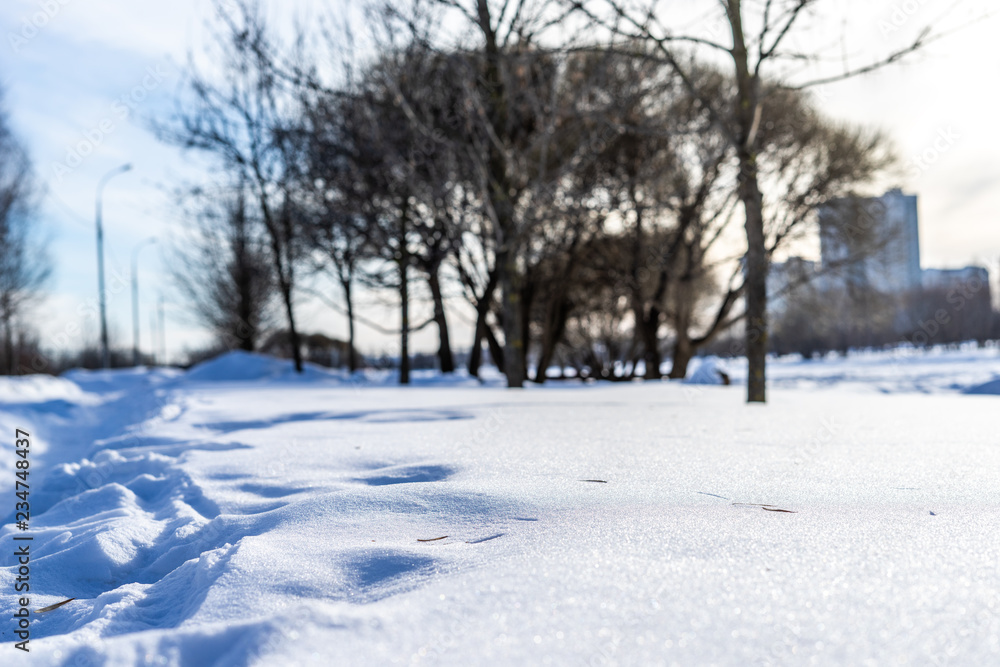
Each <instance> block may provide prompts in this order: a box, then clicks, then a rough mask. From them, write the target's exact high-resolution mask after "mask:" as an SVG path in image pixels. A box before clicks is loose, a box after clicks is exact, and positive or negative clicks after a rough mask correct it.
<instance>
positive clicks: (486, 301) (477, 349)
mask: <svg viewBox="0 0 1000 667" xmlns="http://www.w3.org/2000/svg"><path fill="white" fill-rule="evenodd" d="M496 286H497V272H496V270H495V269H494V270H493V271H492V272H491V273H490V277H489V280H488V281H487V283H486V289H484V290H483V295H482V296H481V297H480V298H479V300H478V301H476V333H475V335H474V336H473V341H472V350H471V351H470V352H469V375H471V376H472V377H479V366H480V365H481V364H482V361H483V338H485V337H486V331H487V327H488V326H489V325H488V324H487V323H486V316H487V315H489V313H490V302H491V301H492V300H493V292H494V291H495V290H496ZM470 289H471V285H470Z"/></svg>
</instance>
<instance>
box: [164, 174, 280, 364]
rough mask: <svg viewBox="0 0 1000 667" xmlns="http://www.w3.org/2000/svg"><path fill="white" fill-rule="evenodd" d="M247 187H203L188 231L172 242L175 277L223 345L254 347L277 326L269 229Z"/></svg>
mask: <svg viewBox="0 0 1000 667" xmlns="http://www.w3.org/2000/svg"><path fill="white" fill-rule="evenodd" d="M246 196H247V193H246V192H245V189H244V188H242V187H240V186H237V187H235V188H229V189H222V191H221V192H219V191H205V190H202V189H196V190H194V191H192V192H190V193H188V195H187V196H186V197H185V199H186V200H188V201H193V202H194V203H193V205H189V206H188V208H189V210H188V211H187V212H186V213H185V217H186V218H187V221H188V222H187V233H186V234H184V236H183V237H182V238H180V239H179V240H178V242H177V243H176V244H175V245H174V248H173V251H172V254H173V258H174V259H173V261H172V262H171V266H172V271H171V273H172V277H173V279H174V282H175V284H176V285H177V287H178V289H179V290H180V291H181V293H182V294H183V295H184V296H185V297H186V298H187V301H188V303H189V304H190V305H191V308H192V310H193V311H194V313H195V314H196V316H197V317H198V319H199V320H200V321H201V322H202V323H203V324H205V325H206V326H207V327H208V328H209V329H210V330H211V331H212V332H213V333H214V334H215V337H216V340H217V343H218V345H219V346H220V347H222V348H223V349H233V348H239V349H242V350H246V351H248V352H252V351H254V350H256V349H257V348H258V347H259V346H260V344H261V343H262V342H263V340H264V337H265V336H266V335H267V333H268V332H269V331H270V330H271V329H272V328H273V326H274V320H275V318H274V308H273V307H274V297H275V285H274V278H273V275H272V273H271V270H272V269H271V261H270V257H269V255H268V251H267V243H266V239H265V234H266V232H265V230H263V229H262V226H261V224H260V221H259V220H258V219H256V218H254V217H253V216H252V214H251V213H252V211H253V210H254V209H253V208H249V209H248V207H247V205H246Z"/></svg>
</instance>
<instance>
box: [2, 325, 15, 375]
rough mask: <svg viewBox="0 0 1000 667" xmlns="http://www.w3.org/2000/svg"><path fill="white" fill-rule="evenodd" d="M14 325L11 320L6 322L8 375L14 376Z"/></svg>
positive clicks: (5, 342)
mask: <svg viewBox="0 0 1000 667" xmlns="http://www.w3.org/2000/svg"><path fill="white" fill-rule="evenodd" d="M13 328H14V323H13V322H12V321H11V320H10V319H6V321H5V322H4V327H3V330H4V348H5V349H4V354H5V356H6V357H7V359H6V365H7V369H6V373H5V374H6V375H14V332H13Z"/></svg>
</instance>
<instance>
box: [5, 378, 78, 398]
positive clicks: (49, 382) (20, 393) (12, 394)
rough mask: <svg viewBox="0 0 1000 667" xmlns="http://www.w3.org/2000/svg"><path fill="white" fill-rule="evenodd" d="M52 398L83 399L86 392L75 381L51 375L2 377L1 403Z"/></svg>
mask: <svg viewBox="0 0 1000 667" xmlns="http://www.w3.org/2000/svg"><path fill="white" fill-rule="evenodd" d="M52 400H64V401H72V402H77V401H83V400H86V394H85V392H84V391H83V390H82V389H81V388H80V386H79V385H78V384H76V383H75V382H72V381H71V380H68V379H65V378H58V377H52V376H51V375H25V376H20V377H0V405H2V404H3V403H41V402H43V401H52Z"/></svg>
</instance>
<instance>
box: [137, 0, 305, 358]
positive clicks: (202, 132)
mask: <svg viewBox="0 0 1000 667" xmlns="http://www.w3.org/2000/svg"><path fill="white" fill-rule="evenodd" d="M234 4H235V9H236V11H229V8H231V7H232V6H233V5H234ZM216 10H217V11H216V14H217V16H218V18H219V23H220V26H219V31H218V32H217V33H216V35H215V47H216V51H215V52H212V53H210V54H209V55H211V56H212V57H213V59H214V61H215V62H216V64H217V65H218V66H219V67H220V68H221V73H220V74H219V75H218V78H212V77H210V76H209V75H205V74H202V73H200V72H198V71H197V69H196V68H195V67H194V65H193V64H192V65H191V67H190V72H189V77H188V81H187V85H186V90H185V91H184V93H183V94H181V95H180V96H179V97H178V105H179V109H178V111H177V113H176V114H175V116H174V117H173V118H172V119H171V120H170V121H169V122H167V123H163V124H158V125H157V126H156V127H155V129H156V131H157V133H158V135H159V136H160V138H161V139H163V140H165V141H168V142H170V143H173V144H176V145H179V146H182V147H184V148H190V149H196V150H201V151H204V152H206V153H208V154H210V155H212V156H213V157H214V158H215V159H216V160H217V161H218V162H219V164H220V165H221V166H222V168H223V169H224V170H225V171H227V172H229V173H235V174H238V176H239V178H240V179H242V180H243V181H244V182H245V183H246V187H247V189H248V192H249V193H250V194H251V195H252V200H253V202H254V208H255V213H256V214H257V216H258V217H259V219H260V221H261V223H262V225H263V227H264V229H265V230H266V236H267V239H268V246H269V257H270V261H271V264H272V268H273V274H274V277H275V281H276V284H277V288H278V291H279V293H280V295H281V300H282V303H283V306H284V311H285V320H286V325H287V327H288V332H289V339H290V343H291V348H292V358H293V360H294V362H295V369H296V370H297V371H299V372H301V371H302V350H301V346H300V341H299V332H298V329H297V327H296V323H295V311H294V296H295V286H296V273H297V269H298V265H299V263H300V262H301V258H302V255H303V253H304V248H303V240H302V238H301V225H300V222H301V208H302V206H301V204H300V203H299V202H296V200H295V197H296V196H297V195H298V194H299V191H298V190H297V185H298V184H297V183H296V181H295V175H296V174H297V170H296V168H295V166H296V164H297V162H298V161H299V159H300V156H299V155H298V154H297V153H296V148H297V147H298V146H297V144H295V143H294V142H293V141H292V140H291V139H292V138H293V129H294V128H295V126H296V123H297V119H298V114H299V113H300V109H299V105H298V97H297V96H296V95H295V93H294V91H293V90H292V89H291V88H290V85H289V84H288V82H287V80H286V79H285V78H284V77H282V76H281V75H280V74H281V72H280V68H279V63H278V61H279V58H280V57H281V55H280V54H279V53H278V48H277V46H276V44H275V43H274V41H273V39H272V38H271V34H270V32H269V31H268V29H267V26H266V25H265V23H264V19H263V15H262V12H261V10H260V7H259V6H258V4H257V2H256V1H255V0H235V2H221V0H220V2H219V3H218V5H217V7H216Z"/></svg>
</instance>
